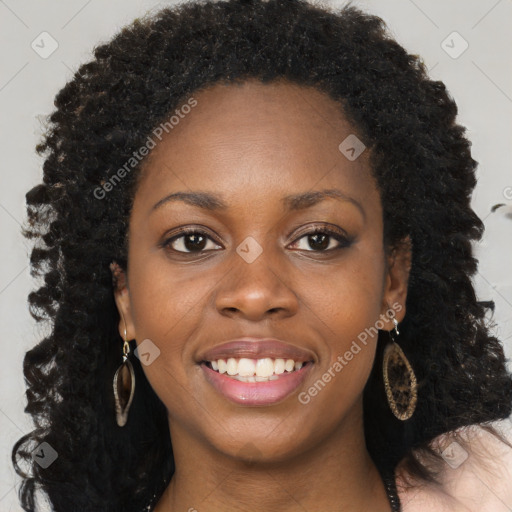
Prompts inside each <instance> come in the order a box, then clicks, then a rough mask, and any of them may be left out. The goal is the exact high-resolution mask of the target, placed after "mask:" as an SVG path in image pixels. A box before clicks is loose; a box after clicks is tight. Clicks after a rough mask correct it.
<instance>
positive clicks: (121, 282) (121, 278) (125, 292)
mask: <svg viewBox="0 0 512 512" xmlns="http://www.w3.org/2000/svg"><path fill="white" fill-rule="evenodd" d="M110 271H111V272H112V285H113V288H114V299H115V301H116V305H117V310H118V311H119V316H120V319H119V334H120V336H121V338H123V339H124V336H125V326H126V339H127V340H133V339H135V338H136V335H135V326H134V324H133V315H132V311H131V305H130V291H129V289H128V281H127V278H126V273H125V271H124V270H123V269H122V268H121V267H120V265H119V264H118V263H117V262H115V261H113V262H112V263H111V264H110Z"/></svg>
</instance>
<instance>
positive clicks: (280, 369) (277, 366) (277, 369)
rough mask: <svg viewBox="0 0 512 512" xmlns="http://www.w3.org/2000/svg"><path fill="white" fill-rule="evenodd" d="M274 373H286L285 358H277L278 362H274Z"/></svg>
mask: <svg viewBox="0 0 512 512" xmlns="http://www.w3.org/2000/svg"><path fill="white" fill-rule="evenodd" d="M274 373H275V374H276V375H281V373H284V359H276V362H275V363H274Z"/></svg>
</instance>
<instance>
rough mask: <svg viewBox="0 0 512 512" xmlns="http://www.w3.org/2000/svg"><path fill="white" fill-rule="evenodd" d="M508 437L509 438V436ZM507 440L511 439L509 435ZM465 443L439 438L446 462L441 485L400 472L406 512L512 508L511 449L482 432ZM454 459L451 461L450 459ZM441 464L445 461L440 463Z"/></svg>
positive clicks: (487, 511)
mask: <svg viewBox="0 0 512 512" xmlns="http://www.w3.org/2000/svg"><path fill="white" fill-rule="evenodd" d="M507 434H508V435H507ZM507 434H505V437H506V438H507V437H508V438H509V442H510V435H509V433H507ZM465 439H466V440H467V441H468V442H467V444H465V443H463V442H461V443H457V438H454V437H452V436H440V437H439V438H437V439H436V443H437V444H436V446H438V447H439V448H440V449H441V451H442V452H443V454H444V455H443V458H444V460H445V461H446V463H444V464H443V465H442V467H441V472H440V474H439V477H438V479H439V481H440V485H435V484H430V483H425V482H418V481H414V480H412V479H410V477H409V480H410V482H409V484H407V483H406V482H405V480H404V479H403V478H401V477H400V476H399V474H400V473H399V472H397V490H398V495H399V497H400V501H401V503H402V510H403V512H430V511H432V510H435V511H436V512H445V511H446V512H508V511H510V510H511V508H512V449H511V448H510V447H508V446H507V445H505V444H504V443H502V442H501V441H499V440H498V439H496V437H494V436H493V435H491V434H489V433H488V432H486V431H485V430H484V429H481V428H473V429H472V430H471V433H470V435H467V436H466V437H465ZM450 457H451V459H450ZM441 462H442V461H441Z"/></svg>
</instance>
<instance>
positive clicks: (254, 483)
mask: <svg viewBox="0 0 512 512" xmlns="http://www.w3.org/2000/svg"><path fill="white" fill-rule="evenodd" d="M351 416H352V418H354V415H351ZM170 421H171V420H170ZM170 425H171V432H172V438H173V450H174V460H175V467H176V471H175V473H174V475H173V478H172V480H171V482H170V484H169V486H168V487H167V489H166V491H165V493H164V494H163V496H162V497H161V499H160V501H159V502H158V505H157V507H156V508H155V512H163V511H164V510H165V511H166V512H175V511H178V510H184V511H190V512H192V511H200V512H218V511H219V510H222V511H223V512H235V511H237V512H239V511H240V510H251V512H264V511H265V512H267V511H268V510H275V511H279V512H299V511H300V512H304V510H308V511H310V512H320V511H325V510H337V511H340V512H356V511H361V510H375V511H379V512H389V511H390V510H391V507H390V505H389V500H388V497H387V493H386V489H385V487H384V484H383V482H382V479H381V477H380V475H379V473H378V471H377V468H376V467H375V464H374V463H373V461H372V459H371V458H370V456H369V454H368V452H367V450H366V445H365V442H364V434H363V425H362V414H357V415H356V417H355V420H354V419H353V420H352V424H349V423H348V422H347V423H346V424H345V425H342V426H341V427H340V428H339V429H338V430H337V431H335V432H333V433H332V435H331V436H330V437H329V438H328V439H323V440H322V442H321V443H320V444H318V445H316V446H314V447H311V448H310V449H309V450H307V451H303V450H300V449H299V450H298V453H297V454H296V455H295V456H290V457H288V458H287V459H286V460H282V461H279V462H275V461H274V462H263V463H260V462H253V463H248V462H246V461H240V460H239V459H237V458H233V457H230V456H226V455H225V454H223V453H221V452H219V451H217V450H215V449H213V448H212V447H211V445H206V444H205V443H203V442H201V441H200V440H199V439H198V438H197V437H194V436H193V435H191V434H190V432H187V431H186V430H182V429H180V428H179V426H178V425H172V422H170Z"/></svg>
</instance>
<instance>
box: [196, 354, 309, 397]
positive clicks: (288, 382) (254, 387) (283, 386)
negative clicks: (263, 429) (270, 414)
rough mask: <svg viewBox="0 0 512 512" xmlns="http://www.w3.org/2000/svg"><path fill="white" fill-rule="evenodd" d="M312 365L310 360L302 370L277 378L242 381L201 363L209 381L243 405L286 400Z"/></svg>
mask: <svg viewBox="0 0 512 512" xmlns="http://www.w3.org/2000/svg"><path fill="white" fill-rule="evenodd" d="M311 366H312V363H311V362H308V363H306V364H305V365H304V366H303V367H302V368H301V369H300V370H295V371H293V372H290V373H282V374H281V375H280V376H279V379H276V380H269V381H267V382H241V381H239V380H236V379H232V378H230V377H226V376H225V375H223V374H222V373H219V372H216V371H215V370H212V369H211V368H209V367H208V366H206V364H205V363H202V364H201V368H202V370H203V372H204V375H205V377H206V379H207V380H208V382H209V383H210V384H211V385H212V386H213V387H214V388H215V389H216V390H217V391H218V392H219V393H221V394H222V395H224V396H225V397H226V398H228V399H229V400H231V401H232V402H235V403H237V404H241V405H271V404H275V403H277V402H280V401H281V400H284V399H285V398H286V397H287V396H288V395H290V394H291V393H293V392H294V391H295V390H296V389H297V388H298V387H299V386H300V384H301V383H302V381H303V380H304V379H305V377H306V375H307V374H308V372H309V369H310V368H311Z"/></svg>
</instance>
